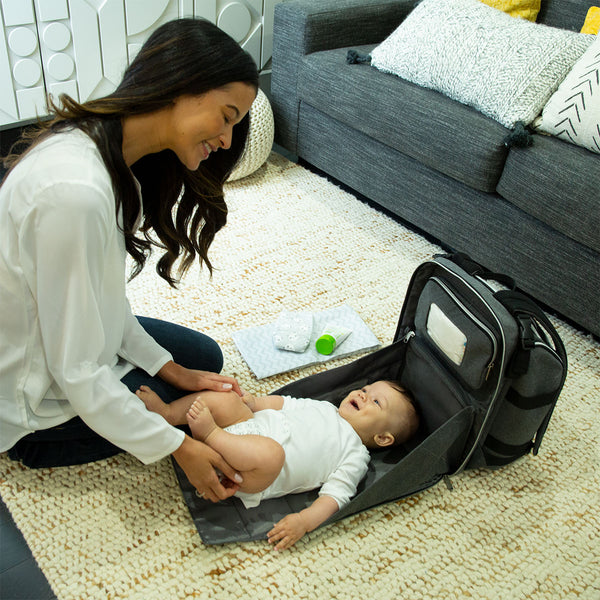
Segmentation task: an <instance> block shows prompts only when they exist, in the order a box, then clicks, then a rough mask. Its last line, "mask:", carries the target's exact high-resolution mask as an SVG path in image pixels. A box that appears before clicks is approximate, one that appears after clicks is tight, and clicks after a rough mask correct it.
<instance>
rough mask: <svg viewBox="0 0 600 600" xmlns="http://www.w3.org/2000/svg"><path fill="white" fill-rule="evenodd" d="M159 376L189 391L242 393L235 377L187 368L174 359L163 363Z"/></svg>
mask: <svg viewBox="0 0 600 600" xmlns="http://www.w3.org/2000/svg"><path fill="white" fill-rule="evenodd" d="M158 376H159V377H160V378H161V379H163V380H164V381H166V382H167V383H170V384H171V385H172V386H174V387H177V388H179V389H181V390H186V391H189V392H200V391H202V390H213V391H215V392H228V391H230V390H233V391H234V392H235V393H236V394H238V395H239V396H241V395H242V390H241V388H240V384H239V383H238V382H237V380H236V379H235V377H228V376H226V375H220V374H219V373H211V372H210V371H198V370H196V369H186V368H185V367H182V366H181V365H179V364H177V363H175V362H173V361H172V360H171V361H169V362H168V363H166V364H165V365H163V367H162V368H161V369H160V371H159V372H158Z"/></svg>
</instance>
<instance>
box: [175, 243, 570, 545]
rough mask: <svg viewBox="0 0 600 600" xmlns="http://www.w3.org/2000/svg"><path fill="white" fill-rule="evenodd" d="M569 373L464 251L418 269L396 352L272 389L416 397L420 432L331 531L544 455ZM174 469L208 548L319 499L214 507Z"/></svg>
mask: <svg viewBox="0 0 600 600" xmlns="http://www.w3.org/2000/svg"><path fill="white" fill-rule="evenodd" d="M502 284H503V285H502ZM499 287H500V288H501V289H498V288H499ZM566 373H567V357H566V353H565V349H564V345H563V343H562V341H561V339H560V337H559V336H558V334H557V332H556V330H555V328H554V327H553V325H552V323H551V322H550V321H549V319H548V318H547V317H546V315H545V314H544V312H543V311H542V310H541V309H540V308H539V307H538V306H537V305H536V303H535V302H533V301H532V300H531V299H530V298H529V297H528V296H526V295H524V294H522V293H521V292H519V291H516V290H515V289H514V284H513V283H512V282H511V281H510V279H508V278H507V277H505V276H503V275H497V274H492V273H489V272H487V271H486V270H484V269H483V268H482V267H481V266H479V265H478V264H477V263H475V262H473V261H472V260H471V259H470V258H469V257H467V256H466V255H461V254H458V255H445V256H437V257H435V258H433V259H432V260H429V261H426V262H424V263H423V264H421V265H420V266H419V267H418V268H417V269H416V271H415V272H414V274H413V276H412V278H411V281H410V283H409V286H408V290H407V293H406V297H405V300H404V304H403V306H402V310H401V313H400V319H399V322H398V326H397V330H396V334H395V336H394V340H393V342H392V343H391V344H390V345H388V346H386V347H384V348H381V349H379V350H377V351H375V352H372V353H371V354H368V355H366V356H363V357H361V358H359V359H357V360H355V361H353V362H352V363H349V364H347V365H343V366H341V367H337V368H334V369H331V370H329V371H325V372H322V373H317V374H314V375H309V376H308V377H305V378H303V379H299V380H297V381H294V382H292V383H290V384H288V385H286V386H284V387H283V388H280V389H278V390H274V391H273V393H274V394H287V395H291V396H296V397H309V398H315V399H317V400H322V401H326V402H332V403H334V404H336V405H339V403H340V402H341V400H342V399H343V398H344V397H345V396H346V395H347V393H348V392H350V391H351V390H353V389H358V388H360V387H362V386H364V385H366V384H368V383H371V382H373V381H376V380H379V379H388V380H397V381H399V382H400V383H401V384H402V385H403V386H404V387H406V388H407V389H409V390H410V391H411V392H412V394H413V396H414V398H415V403H416V406H417V410H418V412H419V414H420V418H421V425H420V431H419V433H418V435H417V436H416V437H415V438H413V439H412V440H411V441H410V442H408V443H407V444H404V445H402V446H396V447H392V448H386V449H381V450H375V451H372V453H371V456H372V458H371V462H370V465H369V470H368V472H367V474H366V476H365V477H364V479H363V480H362V481H361V483H360V484H359V487H358V490H357V493H356V495H355V496H354V498H353V499H352V500H351V501H350V503H349V504H347V505H346V506H345V507H344V508H342V509H341V510H340V511H338V512H337V513H336V514H335V515H333V516H332V517H331V518H330V519H329V520H328V521H326V522H325V523H324V525H325V524H328V523H331V522H334V521H337V520H339V519H342V518H345V517H347V516H350V515H352V514H355V513H357V512H360V511H363V510H366V509H369V508H371V507H373V506H377V505H379V504H383V503H385V502H390V501H392V500H397V499H400V498H404V497H406V496H410V495H412V494H415V493H418V492H420V491H422V490H425V489H427V488H428V487H431V486H433V485H435V484H436V483H438V482H439V481H440V480H442V479H444V480H445V481H446V483H447V485H448V486H449V487H451V483H450V477H451V476H452V475H454V474H457V473H460V472H461V471H462V470H464V469H472V468H481V467H488V468H499V467H501V466H503V465H506V464H508V463H510V462H512V461H514V460H516V459H518V458H520V457H522V456H524V455H526V454H529V453H532V454H534V455H535V454H537V453H538V450H539V448H540V444H541V442H542V439H543V437H544V433H545V432H546V428H547V427H548V423H549V421H550V418H551V416H552V411H553V409H554V406H555V404H556V401H557V400H558V397H559V394H560V392H561V389H562V387H563V384H564V381H565V378H566ZM174 465H175V469H176V472H177V476H178V478H179V482H180V485H181V488H182V492H183V495H184V498H185V501H186V503H187V505H188V507H189V509H190V512H191V514H192V517H193V519H194V522H195V524H196V527H197V529H198V531H199V533H200V535H201V537H202V539H203V541H204V542H205V543H208V544H211V543H213V544H214V543H225V542H232V541H249V540H254V539H260V538H264V537H265V536H266V533H267V531H269V529H270V528H271V527H272V524H273V523H274V522H277V521H278V520H279V519H280V518H282V517H283V516H285V515H286V514H289V513H290V512H298V511H300V510H302V509H303V508H305V507H306V506H309V505H310V504H311V503H312V502H313V501H314V499H315V498H316V497H317V492H318V490H314V491H312V492H305V493H302V494H289V495H287V496H284V497H283V498H274V499H269V500H266V501H263V502H261V504H260V505H259V506H258V507H256V508H253V509H245V508H244V506H243V505H242V503H241V502H240V501H239V500H238V499H237V498H230V499H228V500H226V501H225V502H221V503H218V504H211V503H210V502H207V501H205V500H203V499H201V498H198V496H197V495H196V494H195V490H194V489H193V487H192V486H191V485H190V484H189V482H188V481H187V478H186V477H185V474H184V473H183V471H181V469H180V468H179V467H178V466H177V464H176V463H175V462H174Z"/></svg>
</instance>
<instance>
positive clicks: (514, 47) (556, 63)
mask: <svg viewBox="0 0 600 600" xmlns="http://www.w3.org/2000/svg"><path fill="white" fill-rule="evenodd" d="M590 43H591V40H590V38H589V37H588V36H586V35H583V34H579V33H574V32H572V31H565V30H561V29H555V28H551V27H546V26H544V25H537V24H535V23H530V22H529V21H526V20H525V19H514V18H512V17H510V16H509V15H507V14H506V13H503V12H501V11H499V10H496V9H493V8H490V7H489V6H486V5H485V4H483V3H482V2H479V0H423V1H422V2H421V3H420V4H418V5H417V7H416V8H415V9H414V10H413V11H412V12H411V13H410V14H409V15H408V17H406V19H405V20H404V21H403V22H402V23H401V24H400V26H399V27H398V28H397V29H396V31H394V32H393V33H392V34H391V35H390V36H389V37H388V38H387V39H386V40H384V41H383V42H382V43H381V44H380V45H379V46H378V47H377V48H375V49H374V50H373V52H372V53H371V56H372V64H373V66H375V67H377V68H378V69H381V70H383V71H386V72H389V73H394V74H396V75H399V76H400V77H403V78H404V79H407V80H409V81H412V82H414V83H417V84H419V85H422V86H425V87H429V88H431V89H435V90H438V91H440V92H442V93H444V94H446V95H447V96H449V97H450V98H454V99H455V100H458V101H459V102H463V103H465V104H468V105H470V106H474V107H475V108H477V109H478V110H480V111H481V112H483V113H484V114H486V115H488V116H490V117H492V118H493V119H496V120H497V121H499V122H500V123H502V124H503V125H505V126H506V127H509V128H513V127H514V126H515V124H516V123H517V122H519V121H522V122H524V123H525V124H526V125H527V124H529V123H531V121H533V119H534V118H535V117H536V116H537V115H538V114H539V112H540V111H541V109H542V108H543V106H544V104H545V103H546V102H547V100H548V98H549V97H550V96H551V94H552V92H554V90H555V89H556V88H557V87H558V85H559V83H560V82H561V81H562V80H563V79H564V77H565V75H566V74H567V73H568V72H569V70H570V69H571V67H572V66H573V64H574V63H575V61H577V59H578V58H579V57H580V56H581V55H582V54H583V53H584V52H585V50H586V48H587V47H588V46H589V45H590Z"/></svg>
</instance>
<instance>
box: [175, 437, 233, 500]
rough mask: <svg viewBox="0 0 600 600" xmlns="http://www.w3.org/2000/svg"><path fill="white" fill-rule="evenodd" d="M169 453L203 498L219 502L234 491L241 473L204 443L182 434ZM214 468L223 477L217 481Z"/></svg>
mask: <svg viewBox="0 0 600 600" xmlns="http://www.w3.org/2000/svg"><path fill="white" fill-rule="evenodd" d="M173 457H174V458H175V460H176V461H177V463H178V464H179V466H180V467H181V468H182V469H183V470H184V472H185V474H186V475H187V478H188V479H189V481H190V483H191V484H192V485H193V486H194V487H195V488H196V490H198V493H199V494H200V495H201V496H202V497H203V498H206V500H210V501H211V502H219V501H220V500H225V499H226V498H229V497H230V496H233V494H235V493H236V492H237V491H238V490H239V488H240V486H239V484H240V483H241V482H242V477H241V475H240V474H239V473H237V472H236V471H234V470H233V469H232V468H231V467H230V466H229V464H228V463H227V462H225V460H224V459H223V458H222V457H221V455H220V454H219V453H218V452H215V451H214V450H213V449H212V448H209V447H208V446H207V445H206V444H204V443H202V442H199V441H197V440H194V439H192V438H191V437H189V436H187V435H186V436H185V438H184V440H183V443H182V444H181V446H179V448H178V449H177V450H175V452H173ZM216 470H218V471H220V472H221V473H223V475H224V476H225V477H226V478H227V479H226V480H223V481H221V480H220V479H219V477H218V475H217V473H216Z"/></svg>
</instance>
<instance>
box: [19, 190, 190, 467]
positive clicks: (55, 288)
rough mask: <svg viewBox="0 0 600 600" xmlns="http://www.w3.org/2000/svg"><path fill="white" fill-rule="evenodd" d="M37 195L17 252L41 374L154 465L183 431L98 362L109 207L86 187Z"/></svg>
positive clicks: (86, 416) (111, 228)
mask: <svg viewBox="0 0 600 600" xmlns="http://www.w3.org/2000/svg"><path fill="white" fill-rule="evenodd" d="M40 196H41V197H40V198H37V199H36V202H35V203H33V208H32V209H31V210H30V212H29V213H28V214H27V215H26V218H25V219H24V221H23V224H22V231H21V235H20V248H19V251H20V254H21V258H22V261H21V262H22V265H23V271H24V276H25V277H26V279H27V281H28V284H29V287H30V289H31V292H32V294H33V296H34V298H35V300H36V302H37V307H38V318H39V325H40V330H41V334H42V344H43V349H44V354H45V356H46V360H47V366H48V369H49V371H50V373H51V375H52V376H53V378H54V379H55V380H56V382H57V383H58V385H59V386H60V387H61V389H62V391H63V392H64V393H65V395H66V398H67V399H68V401H69V402H70V404H71V405H72V406H73V408H74V409H75V411H76V412H77V414H78V415H79V416H80V417H81V418H82V419H83V420H84V421H85V423H87V425H88V426H89V427H91V428H92V429H93V430H94V431H96V432H97V433H98V434H99V435H101V436H102V437H104V438H106V439H107V440H109V441H110V442H112V443H113V444H115V445H117V446H119V447H120V448H122V449H123V450H126V451H127V452H130V453H131V454H133V455H134V456H137V457H138V458H139V459H140V460H141V461H143V462H145V463H150V462H153V461H155V460H158V459H160V458H162V457H164V456H166V455H167V454H170V453H171V452H173V451H174V450H176V449H177V448H178V447H179V446H180V445H181V443H182V441H183V437H184V434H183V432H182V431H180V430H178V429H176V428H174V427H172V426H170V425H169V424H168V423H167V422H166V421H165V420H164V419H163V418H162V417H160V416H159V415H157V414H155V413H152V412H149V411H147V410H146V408H145V406H144V405H143V403H142V402H141V401H140V400H139V399H138V398H137V397H136V396H135V394H132V393H131V392H130V391H129V390H128V389H127V387H126V386H125V385H124V384H123V383H121V381H119V379H118V378H117V377H116V376H115V375H114V373H113V372H112V370H111V368H110V367H109V365H108V362H109V361H108V359H107V357H106V355H105V353H106V331H105V322H107V320H108V322H109V320H110V315H107V314H102V303H101V302H99V298H101V294H102V293H103V294H105V295H106V294H110V293H111V291H112V290H110V289H108V290H107V289H106V286H107V285H108V283H107V281H106V272H105V271H106V265H105V261H106V260H107V259H106V256H105V254H106V253H107V252H109V250H110V247H111V244H110V242H111V239H112V238H111V236H114V235H115V229H116V225H115V221H114V212H111V210H110V208H109V207H110V201H107V197H106V193H105V192H103V190H102V189H100V188H96V187H94V186H93V185H90V184H87V183H86V182H81V183H69V184H61V185H56V186H51V187H49V188H46V189H44V190H43V193H40ZM119 289H120V288H119V287H118V286H117V285H115V286H114V293H115V297H116V300H115V301H116V302H119V303H120V302H123V301H124V300H123V298H122V297H121V296H120V294H121V293H122V291H121V292H119ZM121 308H122V307H119V310H120V309H121ZM105 312H106V310H105ZM128 312H129V314H131V311H130V310H129V311H128ZM131 318H133V316H132V315H131ZM127 327H129V328H131V322H130V321H128V325H127ZM128 339H129V336H128Z"/></svg>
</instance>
